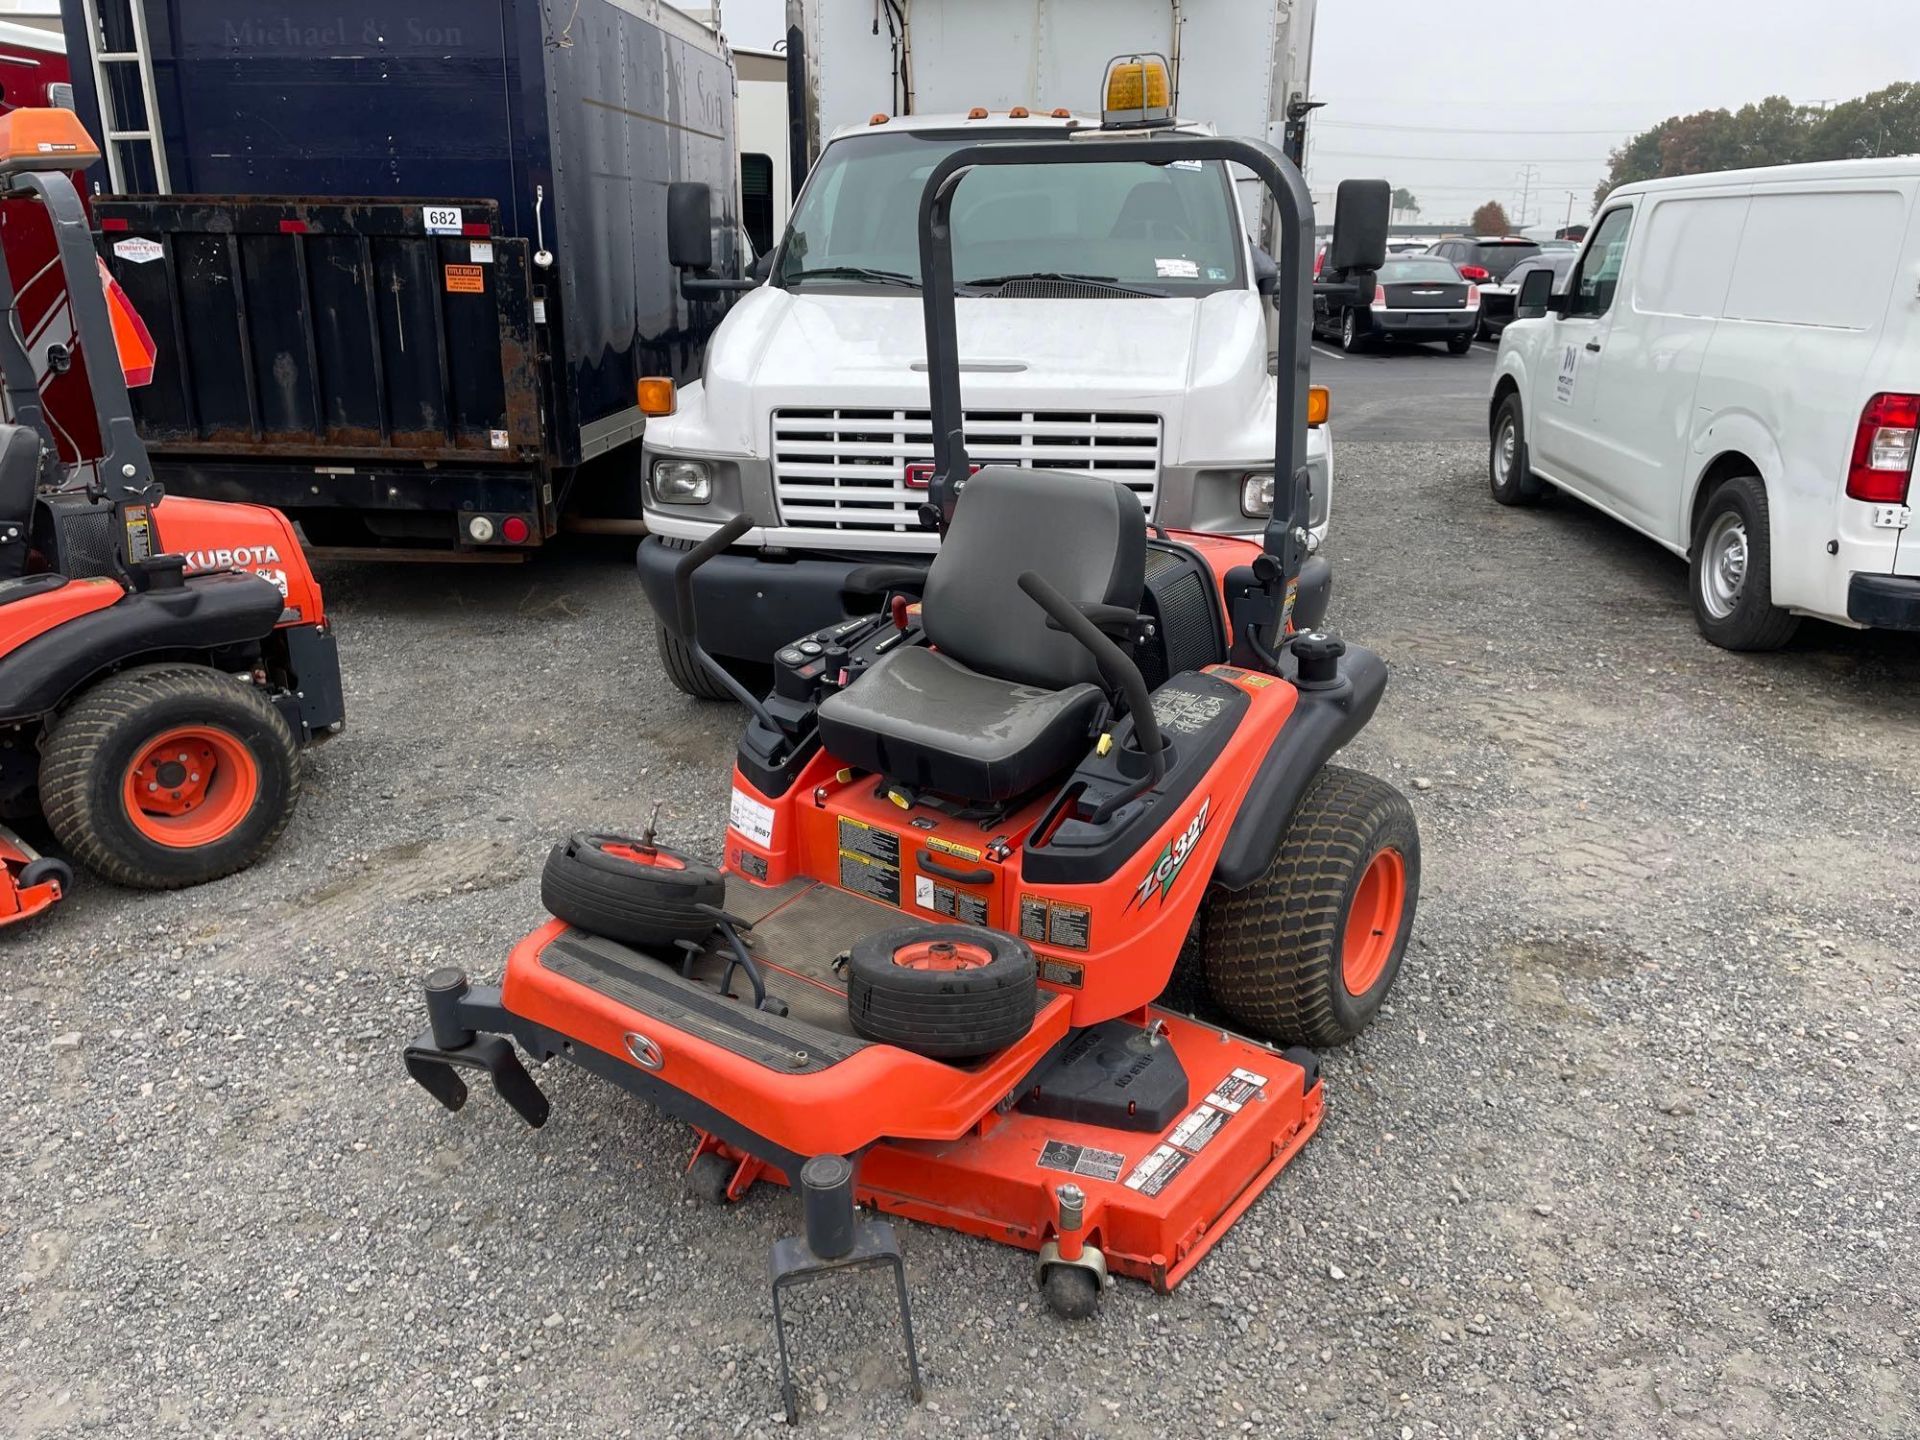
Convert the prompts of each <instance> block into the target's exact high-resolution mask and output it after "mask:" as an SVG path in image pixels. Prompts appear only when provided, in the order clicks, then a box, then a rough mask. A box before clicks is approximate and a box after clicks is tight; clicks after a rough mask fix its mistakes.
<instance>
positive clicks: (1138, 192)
mask: <svg viewBox="0 0 1920 1440" xmlns="http://www.w3.org/2000/svg"><path fill="white" fill-rule="evenodd" d="M789 14H790V20H791V21H792V22H793V23H791V24H790V25H789V29H788V36H787V41H788V56H789V80H788V83H789V86H790V89H791V91H792V94H793V95H794V96H797V97H798V101H799V103H797V104H794V105H793V113H794V115H795V118H796V120H797V122H798V123H796V124H795V125H794V127H793V130H794V132H795V137H796V138H795V144H794V149H795V150H796V151H798V152H801V153H800V154H798V155H796V156H795V157H794V158H795V160H796V161H797V162H798V163H796V164H795V167H794V168H795V170H796V172H797V171H799V170H800V169H801V168H803V166H804V167H805V168H806V174H805V179H804V184H803V185H802V187H801V189H800V191H799V193H798V194H797V196H796V197H795V200H794V204H793V210H792V215H791V217H790V219H789V221H788V224H787V227H786V230H785V232H784V234H783V236H782V238H781V240H780V242H779V244H778V245H777V246H776V247H775V249H774V251H773V252H772V253H770V254H768V255H766V256H763V257H762V258H761V259H760V260H759V261H757V262H756V264H755V277H754V278H755V279H758V280H761V281H763V282H764V283H762V284H760V285H758V286H757V287H756V288H753V289H752V290H750V291H749V292H748V293H746V294H745V295H743V296H742V297H741V298H740V299H739V300H738V302H737V303H736V304H735V305H734V306H733V308H732V310H731V312H730V313H729V314H728V315H727V317H726V319H725V321H724V322H723V323H722V324H721V326H720V328H719V331H718V332H717V333H716V335H715V336H714V339H713V341H712V342H711V344H710V347H709V350H708V354H707V362H706V367H705V371H704V374H703V376H702V378H701V380H700V381H699V382H698V383H694V384H688V385H684V386H682V387H680V389H679V390H678V392H677V394H674V395H673V396H672V397H671V399H670V400H667V401H664V402H662V401H661V399H660V397H659V395H658V393H656V405H655V409H656V410H659V409H663V408H666V406H667V405H670V406H671V413H656V414H654V415H653V416H652V417H651V418H650V419H649V422H648V427H647V432H646V443H645V453H644V455H643V457H642V463H643V465H644V467H645V469H644V478H645V481H646V487H645V489H646V500H645V504H646V521H647V528H648V530H649V532H650V534H649V535H648V537H647V538H646V539H645V540H644V541H642V542H641V546H640V553H639V566H640V573H641V578H642V581H643V582H644V584H645V586H646V589H647V593H648V597H649V599H650V600H651V601H652V603H653V606H654V610H655V612H656V614H657V615H671V614H673V613H675V611H674V606H675V600H674V595H673V580H672V574H673V569H674V566H675V564H676V562H677V561H678V560H679V558H680V556H681V554H683V553H684V551H685V549H686V548H687V547H689V546H690V545H692V544H694V543H697V542H698V541H699V540H701V539H703V538H705V537H706V536H708V535H710V534H712V533H713V532H714V531H715V530H717V529H718V528H719V527H720V526H721V525H722V524H724V523H725V522H726V521H728V520H730V519H731V518H732V517H734V516H735V515H741V514H744V515H748V516H750V517H751V518H752V519H753V521H754V522H755V523H754V526H753V528H752V529H751V530H749V531H748V532H747V533H746V534H745V535H744V536H743V537H742V538H741V540H740V541H739V543H738V544H737V545H736V546H735V548H734V549H732V550H731V551H729V552H728V553H727V554H724V555H721V556H719V557H717V558H716V559H715V560H714V561H712V562H711V563H709V564H707V565H705V566H703V567H701V569H700V571H699V572H698V575H697V577H696V583H697V587H698V594H697V598H698V605H697V610H698V615H699V625H700V632H699V639H700V642H701V644H702V645H703V646H704V647H705V648H706V649H707V650H708V651H709V652H710V653H712V654H714V655H716V656H718V657H720V658H722V659H725V660H747V661H758V660H765V659H767V658H768V657H770V656H771V654H772V653H773V651H774V650H776V649H777V648H779V646H780V645H782V644H783V643H785V642H786V641H788V640H790V639H791V638H793V637H794V636H796V635H799V634H803V633H806V632H808V631H811V630H816V629H819V628H821V627H822V626H825V625H829V624H831V623H833V622H834V621H835V620H838V619H840V618H842V617H843V616H845V615H847V614H850V613H857V612H858V610H859V609H860V608H861V606H862V605H863V604H864V605H867V606H871V605H872V604H874V603H877V601H876V599H875V598H874V597H869V596H863V595H861V594H859V593H858V591H857V587H850V586H849V583H848V582H849V577H851V576H854V575H855V574H856V572H858V571H859V570H860V569H861V567H863V566H867V565H871V564H873V563H874V562H892V563H900V562H912V561H916V560H917V561H918V562H920V563H924V562H925V560H926V559H927V558H928V556H929V555H930V554H931V552H932V551H933V550H934V549H935V548H936V546H937V545H938V543H939V542H938V537H937V535H936V534H935V533H934V532H933V531H932V530H931V529H927V528H924V527H923V526H922V524H921V521H920V518H919V513H920V509H921V506H922V504H923V503H924V502H925V500H926V485H927V481H928V479H929V478H930V476H931V473H932V467H931V460H932V453H933V447H932V438H931V435H930V433H929V420H928V400H927V375H926V342H925V338H924V334H923V329H922V319H921V299H920V295H919V259H918V254H917V250H916V246H915V223H916V217H917V211H918V205H919V199H920V193H921V189H922V185H923V182H924V180H925V177H926V176H927V174H928V173H929V172H930V171H931V170H932V168H933V166H934V165H935V164H936V163H937V162H938V161H939V160H940V159H941V158H942V157H943V156H944V155H946V154H947V153H949V152H951V151H952V150H953V149H955V148H957V147H959V146H962V145H967V144H974V143H977V142H980V141H983V140H1000V139H1005V140H1016V139H1059V138H1062V137H1076V138H1079V139H1082V140H1084V141H1085V143H1088V144H1090V145H1097V144H1099V143H1100V141H1101V138H1102V136H1103V135H1111V134H1115V133H1120V134H1134V135H1137V134H1139V133H1141V132H1140V131H1139V130H1138V129H1128V128H1121V127H1123V126H1125V125H1126V124H1127V123H1128V121H1127V120H1126V119H1125V118H1123V117H1122V115H1121V114H1120V113H1118V111H1117V110H1116V109H1115V102H1126V101H1127V100H1128V99H1129V96H1128V94H1126V93H1123V92H1125V91H1126V90H1127V88H1128V86H1129V85H1131V87H1132V95H1131V99H1132V100H1134V101H1137V102H1139V103H1140V104H1141V105H1144V104H1146V103H1147V102H1149V101H1154V100H1159V101H1161V102H1164V103H1166V104H1167V105H1168V106H1169V108H1171V109H1172V110H1174V111H1175V113H1180V112H1185V113H1186V114H1189V115H1193V116H1195V117H1197V118H1196V120H1194V121H1193V122H1181V126H1180V128H1184V129H1186V130H1188V131H1194V130H1198V131H1201V132H1203V133H1221V132H1226V133H1232V134H1241V135H1248V136H1251V137H1253V138H1256V139H1262V140H1267V141H1269V142H1270V143H1273V144H1276V145H1278V146H1279V147H1280V148H1282V149H1285V150H1288V151H1289V152H1290V153H1292V154H1293V155H1295V156H1296V157H1297V156H1298V154H1299V151H1300V146H1301V143H1302V130H1301V126H1302V125H1303V124H1304V121H1305V116H1306V114H1307V108H1308V107H1307V104H1306V75H1307V59H1308V55H1309V52H1310V48H1311V37H1312V23H1313V4H1312V3H1311V0H1264V3H1259V4H1253V3H1248V0H1179V3H1172V4H1169V3H1167V0H1051V3H1049V4H1047V5H1045V6H1041V7H1036V6H1035V5H1034V4H1033V3H1032V0H966V3H960V0H945V3H942V0H914V3H913V4H912V5H911V6H908V5H906V4H905V3H903V0H878V4H876V0H805V3H804V4H795V5H793V6H790V10H789ZM1150 54H1158V55H1160V56H1163V57H1164V60H1165V66H1164V69H1163V68H1162V67H1160V66H1159V65H1158V64H1157V63H1152V64H1145V65H1140V66H1132V67H1129V66H1121V67H1119V74H1120V77H1121V78H1120V79H1119V80H1118V81H1117V82H1116V83H1117V84H1118V85H1119V87H1120V88H1119V89H1118V90H1114V91H1112V92H1110V91H1109V73H1110V66H1109V61H1110V60H1111V59H1112V58H1113V57H1126V56H1136V55H1138V56H1146V55H1150ZM1136 108H1137V107H1136ZM814 137H817V139H816V138H814ZM816 150H817V155H816ZM1047 168H1049V167H1020V166H1007V167H995V168H994V169H993V170H991V171H980V172H976V173H975V174H973V175H970V176H968V177H967V178H966V179H965V180H964V181H963V182H962V188H961V191H960V194H959V196H958V197H957V201H956V206H955V217H954V245H955V252H956V267H957V268H956V279H957V281H958V283H959V293H960V295H961V296H962V300H961V304H960V314H959V329H960V342H961V354H962V358H963V366H962V369H963V372H964V387H965V393H964V401H965V407H966V418H967V439H968V449H969V452H970V453H972V454H973V455H974V456H975V458H977V459H980V460H982V461H987V460H991V461H992V462H993V463H996V464H1016V465H1024V466H1029V467H1032V466H1040V467H1045V468H1051V469H1065V470H1082V471H1086V472H1089V473H1092V474H1097V475H1104V476H1108V477H1111V478H1115V479H1119V480H1121V481H1123V482H1124V483H1126V484H1127V485H1129V486H1130V487H1131V488H1133V489H1134V490H1135V491H1136V492H1137V493H1138V494H1139V496H1140V498H1141V500H1142V502H1143V503H1144V505H1145V506H1146V509H1147V513H1148V515H1149V516H1150V517H1151V518H1152V519H1153V520H1154V521H1155V522H1156V523H1157V524H1160V525H1162V526H1166V527H1171V528H1178V529H1192V530H1199V531H1209V532H1215V533H1230V534H1255V533H1258V532H1259V531H1260V530H1261V529H1262V528H1263V527H1264V525H1265V524H1266V517H1267V513H1268V511H1269V509H1270V507H1271V505H1272V503H1273V492H1274V481H1273V475H1272V469H1273V445H1272V440H1273V433H1274V419H1273V413H1274V403H1275V384H1274V379H1273V375H1272V373H1271V367H1270V355H1271V347H1270V344H1269V339H1268V336H1269V329H1270V326H1271V323H1272V314H1273V305H1272V301H1271V298H1270V295H1271V290H1272V288H1273V282H1274V267H1273V262H1272V261H1271V260H1270V259H1269V258H1268V250H1269V249H1271V248H1272V247H1271V235H1270V228H1271V220H1270V217H1269V216H1268V215H1267V213H1266V208H1265V205H1264V202H1263V201H1261V200H1260V199H1259V198H1258V197H1259V194H1260V187H1259V186H1258V184H1257V182H1255V183H1251V184H1245V185H1243V184H1241V183H1240V180H1239V179H1238V178H1237V177H1235V176H1234V175H1232V174H1231V173H1229V171H1228V169H1227V168H1226V167H1225V166H1224V165H1220V164H1211V163H1210V164H1201V163H1199V162H1189V163H1181V164H1177V165H1165V166H1161V165H1147V164H1128V165H1090V166H1073V167H1051V170H1052V173H1045V171H1046V169H1047ZM1263 240H1265V241H1268V242H1269V243H1268V245H1267V246H1265V247H1263V246H1262V244H1261V243H1260V242H1261V241H1263ZM679 258H681V259H683V260H684V259H686V258H687V257H686V256H685V255H682V256H681V257H679ZM691 263H692V264H694V265H696V266H697V265H698V264H699V263H701V262H700V259H699V258H698V257H696V258H694V259H693V260H692V262H691ZM694 283H698V282H694ZM706 283H708V284H712V283H713V282H712V281H710V280H709V281H707V282H706ZM1309 467H1310V471H1311V476H1312V489H1313V506H1312V515H1313V523H1314V531H1313V543H1315V544H1316V545H1317V544H1318V541H1319V539H1320V537H1321V536H1323V535H1324V533H1325V527H1326V523H1327V515H1328V510H1329V504H1330V499H1331V486H1332V447H1331V441H1330V439H1329V437H1328V434H1327V431H1326V429H1325V427H1324V426H1322V427H1319V428H1317V429H1315V430H1314V432H1313V436H1312V441H1311V444H1310V446H1309ZM658 636H659V643H660V650H661V656H662V661H663V664H664V667H665V669H666V671H667V674H668V675H669V677H670V678H671V679H672V680H673V682H674V683H675V684H676V685H677V686H679V687H680V688H681V689H683V690H685V691H686V692H687V693H689V694H695V695H703V696H707V697H709V698H720V697H721V695H722V694H723V693H724V692H722V691H721V689H720V687H719V686H717V684H716V683H715V682H714V681H713V679H712V678H711V677H710V676H709V675H708V674H707V673H706V672H705V671H704V670H703V669H702V667H700V666H699V665H698V664H697V663H695V662H694V659H693V656H692V654H691V652H690V650H689V649H688V647H687V646H685V645H684V644H682V643H681V642H680V641H679V640H678V639H677V638H676V637H675V636H674V635H673V634H672V633H671V631H670V630H669V629H668V628H667V627H665V626H662V627H661V628H660V629H659V632H658Z"/></svg>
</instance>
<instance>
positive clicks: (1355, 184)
mask: <svg viewBox="0 0 1920 1440" xmlns="http://www.w3.org/2000/svg"><path fill="white" fill-rule="evenodd" d="M1392 220H1393V187H1392V186H1391V185H1389V184H1388V183H1387V182H1386V181H1384V180H1342V181H1341V182H1340V188H1339V190H1338V191H1337V192H1336V193H1335V196H1334V202H1333V241H1332V243H1331V244H1329V245H1328V247H1327V269H1329V270H1367V271H1372V270H1378V269H1379V268H1380V267H1381V266H1382V265H1384V264H1386V263H1387V229H1388V226H1389V225H1390V224H1391V223H1392Z"/></svg>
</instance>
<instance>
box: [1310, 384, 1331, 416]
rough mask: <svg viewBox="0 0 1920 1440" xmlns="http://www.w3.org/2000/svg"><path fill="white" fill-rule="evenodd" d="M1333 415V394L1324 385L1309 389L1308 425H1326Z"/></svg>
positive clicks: (1312, 386)
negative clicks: (1329, 417) (1328, 418)
mask: <svg viewBox="0 0 1920 1440" xmlns="http://www.w3.org/2000/svg"><path fill="white" fill-rule="evenodd" d="M1332 413H1333V392H1332V391H1330V390H1328V389H1327V387H1326V386H1324V385H1309V386H1308V387H1307V424H1309V425H1324V424H1326V423H1327V417H1328V416H1329V415H1331V414H1332Z"/></svg>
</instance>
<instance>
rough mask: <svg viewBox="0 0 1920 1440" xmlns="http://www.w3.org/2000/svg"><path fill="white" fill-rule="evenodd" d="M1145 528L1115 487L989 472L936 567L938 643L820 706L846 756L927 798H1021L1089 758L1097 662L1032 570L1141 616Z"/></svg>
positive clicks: (1067, 589) (932, 623)
mask: <svg viewBox="0 0 1920 1440" xmlns="http://www.w3.org/2000/svg"><path fill="white" fill-rule="evenodd" d="M1146 559H1147V520H1146V516H1145V515H1144V514H1143V513H1142V512H1141V510H1140V502H1139V500H1138V499H1136V498H1135V496H1134V494H1133V492H1132V491H1131V490H1129V489H1127V488H1126V487H1125V486H1124V485H1121V484H1118V483H1116V482H1115V481H1112V480H1099V479H1095V478H1093V477H1091V476H1087V475H1067V474H1062V473H1060V472H1059V471H1053V470H1018V469H1012V468H1008V467H990V468H987V469H984V470H981V471H980V472H979V473H977V474H976V475H974V477H973V478H972V479H971V480H969V481H968V482H967V484H966V486H965V488H964V489H963V490H962V491H961V492H960V502H959V504H958V505H957V506H956V507H955V509H954V515H953V522H952V524H951V525H949V526H948V528H947V533H946V536H945V538H944V539H943V540H942V541H941V543H940V553H939V554H938V555H937V556H935V557H934V561H933V565H932V568H931V569H930V570H929V571H928V572H927V585H926V592H925V599H924V603H923V606H922V612H921V613H922V616H923V624H924V625H925V627H926V633H927V640H928V641H929V643H930V644H931V645H932V646H933V647H934V648H933V649H927V648H926V647H925V646H907V647H903V648H901V649H898V650H895V651H894V652H893V653H892V654H890V655H888V656H886V657H885V658H884V659H882V660H881V661H880V663H879V664H877V665H875V666H874V667H873V668H872V669H871V670H869V671H867V673H866V674H865V675H863V676H861V677H860V678H859V679H858V680H856V681H855V682H854V683H853V684H852V685H850V686H848V687H847V688H846V689H845V690H842V691H840V692H839V693H838V694H835V695H830V696H828V697H827V699H826V700H824V701H822V702H821V705H820V738H821V741H822V742H823V743H824V744H825V746H826V748H827V750H828V752H829V753H830V754H832V755H833V756H834V757H836V758H837V759H840V760H843V761H845V762H846V763H847V764H849V765H853V766H856V767H858V768H859V769H863V770H873V771H877V772H878V773H880V774H882V775H884V776H886V777H887V778H888V779H891V780H897V781H900V782H901V783H903V784H906V785H911V786H914V787H916V788H921V789H927V790H932V791H937V792H938V793H940V794H943V795H948V796H952V797H954V798H955V799H960V800H968V801H975V802H980V803H997V802H999V801H1002V800H1010V799H1012V798H1014V797H1015V796H1018V795H1023V794H1025V793H1026V792H1027V791H1029V790H1032V789H1034V788H1036V787H1037V786H1039V785H1041V784H1043V783H1045V782H1046V781H1047V780H1049V779H1051V778H1052V777H1053V776H1055V775H1057V774H1059V773H1060V772H1062V771H1064V770H1066V769H1068V768H1069V767H1070V766H1072V765H1073V764H1074V763H1075V762H1077V761H1078V760H1079V759H1080V758H1081V757H1082V756H1084V755H1085V754H1086V750H1087V742H1088V740H1089V738H1090V731H1091V727H1092V724H1093V720H1094V716H1095V714H1096V712H1097V711H1098V710H1099V708H1100V705H1101V703H1102V694H1101V691H1100V689H1099V687H1098V686H1097V685H1095V684H1094V683H1093V682H1094V681H1095V680H1096V679H1097V678H1098V675H1099V671H1098V670H1097V669H1096V668H1095V666H1094V662H1093V657H1092V656H1091V655H1089V654H1088V653H1087V651H1086V650H1085V649H1084V648H1083V647H1082V646H1081V645H1080V643H1079V642H1078V641H1077V640H1075V639H1073V637H1072V636H1070V635H1068V634H1066V633H1065V632H1064V631H1060V630H1054V629H1050V628H1049V627H1048V625H1047V617H1046V615H1045V614H1044V613H1043V612H1042V611H1041V609H1040V607H1039V606H1038V605H1036V604H1034V602H1033V601H1032V600H1031V599H1029V598H1028V596H1027V594H1026V592H1025V591H1023V590H1022V589H1020V586H1019V579H1020V577H1021V576H1022V575H1023V574H1025V573H1026V572H1027V571H1029V570H1032V571H1034V572H1036V573H1037V574H1038V575H1040V576H1041V577H1042V578H1043V579H1045V580H1046V581H1048V582H1049V583H1050V584H1051V585H1052V586H1053V587H1054V588H1055V589H1056V590H1058V591H1059V592H1060V593H1061V594H1062V595H1064V596H1066V598H1067V599H1068V600H1070V601H1074V602H1076V603H1080V604H1098V605H1120V606H1124V607H1125V608H1127V609H1128V610H1137V609H1138V608H1139V606H1140V596H1141V592H1142V589H1143V587H1144V585H1145V583H1146Z"/></svg>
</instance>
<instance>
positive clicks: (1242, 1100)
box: [1207, 1070, 1267, 1113]
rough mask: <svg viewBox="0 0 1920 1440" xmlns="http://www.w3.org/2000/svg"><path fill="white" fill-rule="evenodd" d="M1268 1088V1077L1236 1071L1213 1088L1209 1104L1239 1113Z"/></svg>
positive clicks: (1247, 1071) (1251, 1072) (1208, 1100)
mask: <svg viewBox="0 0 1920 1440" xmlns="http://www.w3.org/2000/svg"><path fill="white" fill-rule="evenodd" d="M1266 1086H1267V1077H1266V1076H1264V1075H1256V1074H1254V1072H1253V1071H1251V1070H1235V1071H1234V1072H1233V1073H1232V1074H1231V1075H1229V1076H1227V1077H1226V1078H1225V1079H1223V1080H1221V1082H1220V1083H1219V1084H1218V1085H1215V1086H1214V1087H1213V1093H1212V1094H1211V1095H1209V1096H1207V1104H1209V1105H1213V1106H1217V1107H1218V1108H1219V1109H1222V1110H1227V1111H1231V1112H1234V1113H1238V1112H1239V1110H1240V1107H1241V1106H1243V1105H1245V1104H1246V1103H1247V1102H1248V1101H1249V1100H1251V1099H1253V1097H1254V1096H1256V1095H1258V1094H1259V1093H1260V1092H1261V1091H1262V1090H1264V1089H1266Z"/></svg>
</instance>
